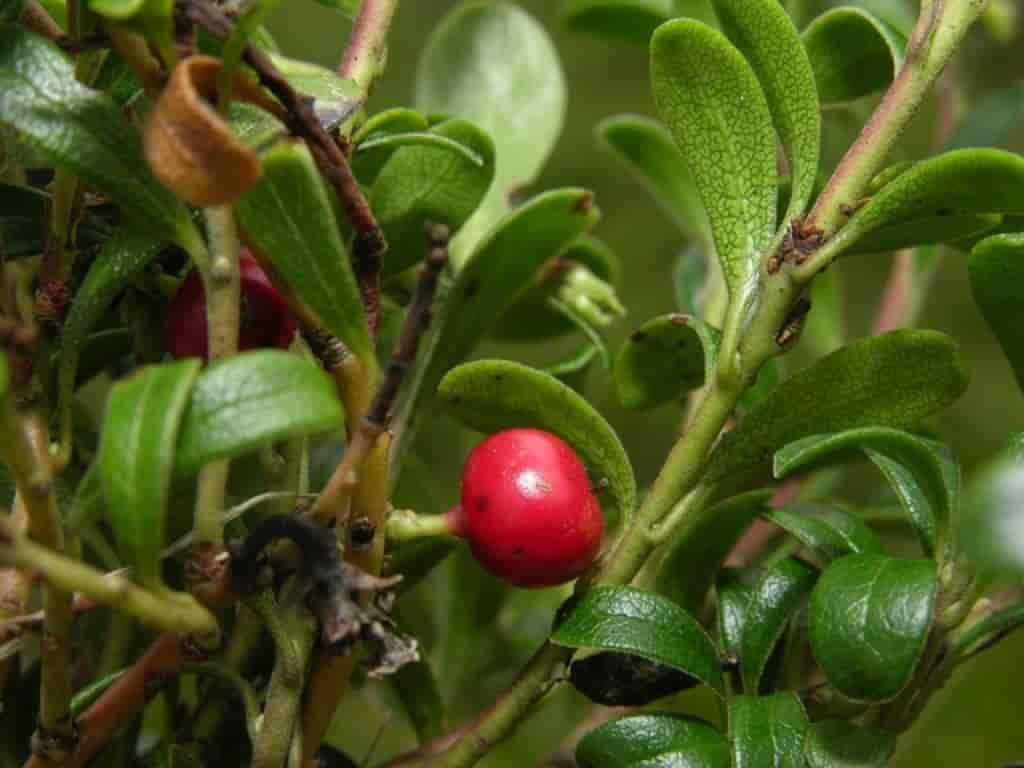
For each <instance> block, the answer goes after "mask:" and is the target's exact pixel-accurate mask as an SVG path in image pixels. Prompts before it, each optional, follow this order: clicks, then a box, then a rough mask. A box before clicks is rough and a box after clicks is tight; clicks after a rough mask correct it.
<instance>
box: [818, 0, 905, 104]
mask: <svg viewBox="0 0 1024 768" xmlns="http://www.w3.org/2000/svg"><path fill="white" fill-rule="evenodd" d="M803 42H804V47H805V48H806V49H807V55H808V57H809V58H810V61H811V67H812V68H813V70H814V79H815V82H816V83H817V85H818V95H819V96H820V97H821V101H822V103H823V104H839V103H842V102H846V101H853V100H854V99H859V98H860V97H862V96H867V95H868V94H869V93H873V92H875V91H880V90H882V89H883V88H887V87H888V86H889V83H891V82H892V81H893V78H895V77H896V73H897V72H898V71H899V69H900V67H902V66H903V49H904V48H906V46H907V38H906V37H904V36H903V34H902V33H900V32H899V31H898V30H897V29H896V28H895V27H893V26H891V25H890V24H888V23H886V22H884V21H882V20H881V19H878V18H876V17H875V16H873V15H872V14H871V13H870V12H868V11H866V10H864V9H863V8H854V7H842V8H833V9H832V10H829V11H826V12H825V13H823V14H821V16H819V17H818V18H816V19H815V20H814V21H812V22H811V23H810V24H808V25H807V28H806V29H805V30H804V32H803Z"/></svg>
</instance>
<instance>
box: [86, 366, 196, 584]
mask: <svg viewBox="0 0 1024 768" xmlns="http://www.w3.org/2000/svg"><path fill="white" fill-rule="evenodd" d="M199 367H200V361H198V360H182V361H181V362H177V363H167V364H164V365H152V366H146V367H145V368H142V369H141V370H139V371H138V372H137V373H135V374H134V375H133V376H132V377H131V378H129V379H126V380H124V381H121V382H119V383H118V384H116V385H115V386H114V387H113V389H111V390H110V396H109V398H108V399H107V410H106V415H105V416H104V419H103V431H102V439H101V440H100V448H99V456H98V461H99V463H100V474H101V476H102V480H103V496H104V498H105V499H106V501H107V514H108V515H109V519H110V527H111V530H112V531H113V533H114V538H115V539H116V540H117V546H118V549H119V550H120V551H121V556H122V558H123V559H124V561H125V562H126V563H128V564H129V565H131V566H132V567H133V568H134V569H135V575H136V576H137V577H138V579H139V581H140V582H142V583H143V584H144V585H146V586H149V587H156V586H158V585H159V584H160V551H161V549H163V546H164V523H165V517H166V513H167V493H168V489H169V487H170V482H171V471H172V469H173V468H174V463H175V445H176V441H177V438H178V432H179V427H180V425H181V422H182V414H183V413H184V411H185V407H186V405H187V404H188V402H189V392H190V391H191V390H192V388H193V385H194V384H195V382H196V377H197V376H198V375H199Z"/></svg>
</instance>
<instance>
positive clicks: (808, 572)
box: [739, 559, 817, 694]
mask: <svg viewBox="0 0 1024 768" xmlns="http://www.w3.org/2000/svg"><path fill="white" fill-rule="evenodd" d="M816 579H817V573H816V571H815V570H814V569H813V568H811V567H810V566H808V565H805V564H804V563H801V562H800V561H799V560H794V559H787V560H782V561H780V562H778V563H776V564H775V565H773V566H771V567H770V568H767V569H765V571H764V572H763V573H762V574H761V578H760V579H759V580H758V582H757V585H756V586H755V587H754V589H753V591H752V593H751V595H750V603H749V604H748V605H747V609H746V615H745V620H744V622H743V633H742V641H741V643H740V648H739V651H740V674H741V676H742V679H743V690H744V691H746V692H748V693H751V694H753V693H757V690H758V687H759V686H760V684H761V676H762V675H763V674H764V670H765V667H766V666H767V665H768V659H769V658H770V657H771V655H772V651H774V650H775V645H776V643H778V642H779V638H781V637H782V633H783V632H784V631H785V630H786V625H788V624H789V620H790V619H791V618H792V617H793V614H794V613H796V611H797V609H798V608H799V607H800V606H801V605H802V604H803V602H804V599H805V598H806V597H807V595H809V594H810V592H811V589H812V588H813V587H814V582H815V580H816Z"/></svg>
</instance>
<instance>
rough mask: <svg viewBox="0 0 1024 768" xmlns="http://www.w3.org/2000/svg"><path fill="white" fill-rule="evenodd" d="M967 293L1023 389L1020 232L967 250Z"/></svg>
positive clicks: (1023, 243) (1023, 237)
mask: <svg viewBox="0 0 1024 768" xmlns="http://www.w3.org/2000/svg"><path fill="white" fill-rule="evenodd" d="M968 273H969V274H970V278H971V293H973V294H974V302H975V303H976V304H977V305H978V309H979V310H980V311H981V314H982V316H983V317H984V318H985V322H987V323H988V327H989V328H991V329H992V332H993V333H994V334H995V337H996V340H997V341H998V342H999V346H1000V347H1002V349H1003V354H1005V355H1006V359H1007V360H1009V361H1010V367H1011V368H1013V373H1014V375H1015V376H1016V377H1017V384H1018V385H1019V386H1020V388H1021V389H1022V390H1024V324H1022V323H1021V322H1020V309H1021V302H1022V300H1024V234H1016V235H994V236H992V237H989V238H986V239H984V240H982V241H981V242H980V243H978V244H977V245H976V246H974V248H973V249H972V250H971V257H970V261H969V262H968Z"/></svg>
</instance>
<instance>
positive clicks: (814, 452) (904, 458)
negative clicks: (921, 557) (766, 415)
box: [775, 427, 960, 554]
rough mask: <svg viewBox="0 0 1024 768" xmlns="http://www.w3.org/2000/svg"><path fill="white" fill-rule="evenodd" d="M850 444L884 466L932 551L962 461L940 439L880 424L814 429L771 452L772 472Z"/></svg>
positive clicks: (955, 497) (944, 526)
mask: <svg viewBox="0 0 1024 768" xmlns="http://www.w3.org/2000/svg"><path fill="white" fill-rule="evenodd" d="M853 450H862V451H864V453H866V454H867V456H868V458H869V459H871V461H872V462H874V464H875V466H877V467H878V468H879V469H880V470H881V471H882V473H883V474H884V475H885V477H886V479H887V480H888V481H889V484H890V485H891V486H892V489H893V491H895V493H896V496H897V498H899V500H900V505H901V506H902V507H903V510H904V512H905V513H906V515H907V518H908V519H909V520H910V522H911V523H912V524H913V526H914V528H915V530H917V532H918V535H919V536H920V539H921V543H922V545H923V546H924V547H925V551H926V552H928V553H929V554H931V553H932V552H933V551H935V546H936V537H941V536H944V535H945V532H946V531H947V530H948V529H949V526H950V524H951V521H953V520H955V519H956V517H957V513H958V511H959V506H960V467H959V465H958V464H957V463H956V460H955V459H954V458H953V456H952V453H951V452H950V450H949V448H947V447H946V446H945V445H943V444H942V443H938V442H935V441H933V440H928V439H926V438H923V437H917V436H915V435H911V434H908V433H906V432H900V431H899V430H895V429H886V428H880V427H869V428H862V429H852V430H848V431H846V432H840V433H838V434H832V435H814V436H811V437H807V438H804V439H802V440H798V441H796V442H794V443H791V444H789V445H787V446H786V447H784V448H782V449H781V450H780V451H779V452H778V453H776V454H775V476H776V477H777V478H780V479H781V478H784V477H787V476H789V475H790V474H792V473H793V472H795V471H797V470H799V469H801V468H804V467H808V466H811V465H813V464H815V463H817V462H820V461H823V460H825V459H828V458H830V457H834V456H836V455H841V454H843V453H846V452H849V451H853ZM940 554H943V553H941V552H940Z"/></svg>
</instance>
